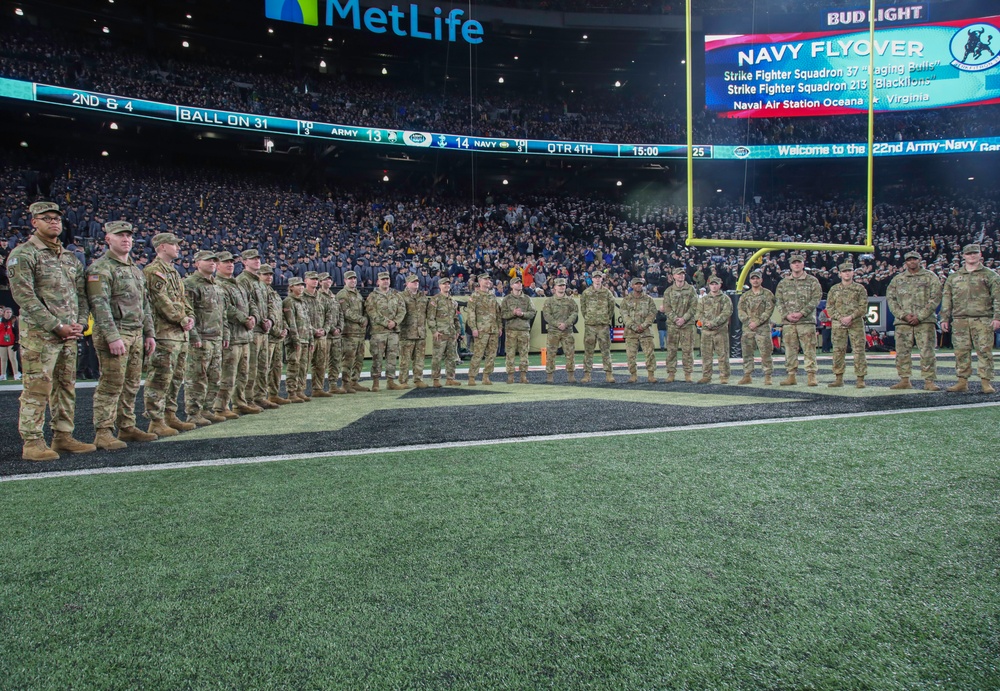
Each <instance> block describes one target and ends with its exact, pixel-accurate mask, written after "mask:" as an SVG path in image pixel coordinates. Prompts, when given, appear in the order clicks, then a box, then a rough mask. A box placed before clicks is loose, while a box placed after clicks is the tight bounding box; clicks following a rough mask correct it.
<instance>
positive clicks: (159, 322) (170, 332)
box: [142, 257, 194, 341]
mask: <svg viewBox="0 0 1000 691" xmlns="http://www.w3.org/2000/svg"><path fill="white" fill-rule="evenodd" d="M142 274H143V276H145V277H146V292H147V293H148V294H149V304H150V306H151V307H152V309H153V329H154V330H155V331H156V338H157V339H163V340H166V341H186V340H188V332H187V331H185V330H184V329H182V328H181V323H182V322H184V321H185V320H186V319H187V318H188V317H192V316H194V315H193V314H192V312H191V311H190V309H189V308H188V306H187V303H185V301H184V284H183V283H182V282H181V275H180V274H179V273H177V269H175V268H174V266H173V264H167V263H166V262H164V261H162V260H161V259H160V258H159V257H157V258H156V259H154V260H153V261H151V262H150V263H149V266H147V267H146V268H145V269H143V270H142Z"/></svg>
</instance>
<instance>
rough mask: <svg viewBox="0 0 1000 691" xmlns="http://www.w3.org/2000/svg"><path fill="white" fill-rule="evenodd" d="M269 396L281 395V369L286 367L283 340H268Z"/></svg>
mask: <svg viewBox="0 0 1000 691" xmlns="http://www.w3.org/2000/svg"><path fill="white" fill-rule="evenodd" d="M267 347H268V349H269V350H270V351H271V352H270V353H268V357H267V397H268V398H271V397H272V396H279V395H281V369H282V367H284V364H285V363H284V350H285V345H284V343H282V342H281V340H280V339H279V340H268V343H267Z"/></svg>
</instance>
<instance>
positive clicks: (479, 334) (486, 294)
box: [465, 274, 503, 386]
mask: <svg viewBox="0 0 1000 691" xmlns="http://www.w3.org/2000/svg"><path fill="white" fill-rule="evenodd" d="M492 286H493V279H491V278H490V275H489V274H480V276H479V284H478V288H479V289H478V290H477V291H476V292H475V293H473V294H472V297H470V298H469V302H468V303H467V304H466V306H465V316H466V322H467V323H468V324H469V325H470V326H471V327H472V338H473V339H475V342H474V343H473V344H472V360H471V361H470V362H469V386H475V385H476V375H478V374H479V363H483V380H482V381H483V385H485V386H490V385H492V384H493V382H492V381H490V375H491V374H493V367H494V366H495V365H496V359H497V348H498V347H499V345H500V334H501V333H502V331H503V326H502V324H503V322H502V321H501V317H500V305H499V304H497V299H496V297H495V296H494V295H493V290H492Z"/></svg>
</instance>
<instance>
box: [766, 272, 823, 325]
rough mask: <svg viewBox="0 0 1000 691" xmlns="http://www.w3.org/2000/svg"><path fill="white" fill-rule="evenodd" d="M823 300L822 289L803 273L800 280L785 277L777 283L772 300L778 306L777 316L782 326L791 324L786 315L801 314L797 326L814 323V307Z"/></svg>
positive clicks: (814, 278)
mask: <svg viewBox="0 0 1000 691" xmlns="http://www.w3.org/2000/svg"><path fill="white" fill-rule="evenodd" d="M822 298H823V288H822V287H821V286H820V284H819V281H818V280H817V279H816V277H815V276H813V275H811V274H808V273H804V274H802V277H801V278H792V276H790V275H789V276H785V277H784V278H783V279H781V282H780V283H778V288H777V290H775V292H774V300H775V302H776V303H777V305H778V314H780V315H781V323H782V324H792V323H795V322H790V321H788V315H789V314H792V313H793V312H801V313H802V319H800V320H799V321H798V322H797V323H798V324H810V323H813V322H815V321H816V307H818V306H819V301H820V300H821V299H822Z"/></svg>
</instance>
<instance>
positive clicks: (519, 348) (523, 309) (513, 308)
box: [500, 276, 536, 384]
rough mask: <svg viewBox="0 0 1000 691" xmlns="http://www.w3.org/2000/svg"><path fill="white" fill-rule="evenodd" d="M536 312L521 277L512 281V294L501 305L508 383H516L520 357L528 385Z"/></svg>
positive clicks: (524, 382) (523, 375)
mask: <svg viewBox="0 0 1000 691" xmlns="http://www.w3.org/2000/svg"><path fill="white" fill-rule="evenodd" d="M535 313H536V310H535V308H534V307H533V306H532V304H531V298H529V297H528V296H527V295H525V294H524V285H523V284H522V283H521V277H520V276H514V277H513V278H511V279H510V293H508V294H507V295H506V296H505V297H504V299H503V300H502V301H501V303H500V316H501V317H502V318H503V323H504V331H505V332H506V334H507V383H508V384H513V383H514V370H515V364H514V363H515V362H516V359H517V358H518V356H520V366H521V383H522V384H527V383H528V348H529V346H530V345H531V322H532V320H533V319H534V318H535Z"/></svg>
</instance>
